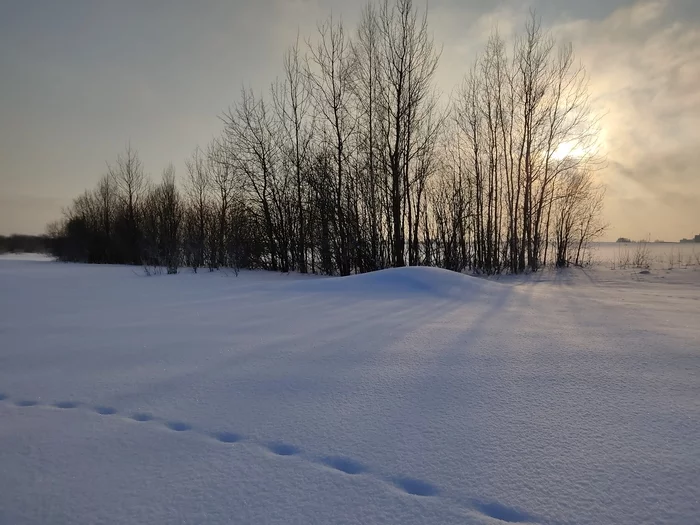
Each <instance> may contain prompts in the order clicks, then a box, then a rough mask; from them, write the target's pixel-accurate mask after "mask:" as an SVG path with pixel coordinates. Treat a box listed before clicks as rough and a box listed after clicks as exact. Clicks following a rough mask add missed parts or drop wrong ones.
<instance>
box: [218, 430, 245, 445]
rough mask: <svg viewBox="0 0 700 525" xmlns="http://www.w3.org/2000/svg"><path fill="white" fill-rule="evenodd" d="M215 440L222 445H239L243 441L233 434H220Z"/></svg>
mask: <svg viewBox="0 0 700 525" xmlns="http://www.w3.org/2000/svg"><path fill="white" fill-rule="evenodd" d="M214 438H215V439H217V440H218V441H221V442H222V443H238V442H239V441H240V440H241V439H243V438H241V436H239V435H238V434H234V433H233V432H219V433H217V434H214Z"/></svg>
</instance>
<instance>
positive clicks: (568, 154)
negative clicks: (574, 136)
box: [552, 142, 589, 160]
mask: <svg viewBox="0 0 700 525" xmlns="http://www.w3.org/2000/svg"><path fill="white" fill-rule="evenodd" d="M587 153H589V151H588V148H585V147H583V146H581V145H580V144H578V143H576V142H562V143H561V144H559V146H558V147H557V149H556V150H554V152H553V153H552V158H553V159H555V160H564V159H567V158H574V159H576V158H581V157H583V156H584V155H586V154H587Z"/></svg>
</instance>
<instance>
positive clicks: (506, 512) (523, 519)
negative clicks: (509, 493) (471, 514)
mask: <svg viewBox="0 0 700 525" xmlns="http://www.w3.org/2000/svg"><path fill="white" fill-rule="evenodd" d="M472 504H473V505H474V507H475V508H476V509H477V510H478V511H479V512H481V513H482V514H485V515H486V516H488V517H490V518H495V519H497V520H500V521H505V522H506V523H528V522H530V521H531V520H532V518H531V517H530V516H529V515H528V514H526V513H524V512H522V511H519V510H517V509H513V508H511V507H506V506H505V505H501V504H500V503H498V502H495V501H473V502H472Z"/></svg>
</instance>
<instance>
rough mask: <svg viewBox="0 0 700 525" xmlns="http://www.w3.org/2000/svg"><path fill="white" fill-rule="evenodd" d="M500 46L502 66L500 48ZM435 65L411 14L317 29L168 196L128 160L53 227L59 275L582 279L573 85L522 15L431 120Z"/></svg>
mask: <svg viewBox="0 0 700 525" xmlns="http://www.w3.org/2000/svg"><path fill="white" fill-rule="evenodd" d="M509 49H512V51H508V50H509ZM439 58H440V51H439V49H438V47H437V46H436V45H435V43H434V41H433V38H432V36H431V34H430V32H429V29H428V21H427V13H425V12H421V11H419V10H418V9H416V8H415V7H414V6H413V4H412V1H411V0H392V1H389V0H384V1H383V2H381V3H379V4H375V3H373V2H371V3H368V4H367V6H366V7H365V9H364V11H363V13H362V17H361V20H360V22H359V25H358V27H357V28H356V29H355V30H354V31H352V32H351V31H348V30H347V28H345V27H344V25H343V23H342V22H341V21H337V20H334V19H333V18H330V19H328V20H327V21H326V22H324V23H321V24H320V25H319V26H318V34H317V35H316V36H315V37H313V38H309V39H307V40H306V41H305V42H304V45H300V43H299V42H298V41H297V42H296V43H295V44H294V45H293V46H292V47H290V48H289V50H288V51H287V53H286V54H285V56H284V60H283V64H282V65H283V69H282V75H281V77H280V79H279V80H278V81H277V82H275V83H274V84H273V85H272V86H271V88H270V90H269V91H268V92H267V93H255V92H253V91H252V90H243V91H242V92H241V95H240V99H239V100H238V101H237V102H236V103H234V104H233V105H232V106H231V107H230V108H228V109H227V110H226V111H224V112H223V113H222V121H223V130H222V132H221V134H220V136H219V137H218V138H217V139H215V140H214V141H212V143H211V144H210V145H209V146H208V147H206V148H204V149H201V148H196V149H195V150H194V152H193V153H192V155H191V157H190V158H189V159H188V160H187V161H186V167H187V173H186V176H185V178H184V180H183V181H182V182H180V183H179V184H178V182H177V180H176V178H175V174H174V169H173V168H172V166H171V167H168V168H166V170H165V172H164V173H163V178H162V181H161V182H160V183H158V184H153V183H152V182H150V181H149V180H148V178H147V177H146V176H145V174H144V171H143V167H142V165H141V161H140V159H139V156H138V154H137V152H136V151H135V150H133V149H132V148H131V147H128V148H127V149H126V151H125V152H124V153H123V154H121V155H120V156H119V157H118V158H117V161H116V163H115V164H114V165H110V166H109V169H108V173H107V175H105V176H104V177H103V178H102V179H101V180H100V182H99V183H98V185H97V188H96V189H95V190H93V191H87V192H85V193H84V194H82V195H81V196H79V197H77V198H76V199H75V200H74V202H73V204H72V205H71V206H70V207H69V208H68V209H67V210H66V212H65V216H64V218H63V219H62V220H61V221H59V222H58V223H55V224H53V225H51V226H50V228H49V232H48V234H49V237H50V238H51V240H52V241H51V245H52V250H53V252H54V254H55V255H56V256H58V257H59V258H61V259H63V260H67V261H84V262H94V263H125V264H146V265H158V266H163V267H166V268H167V269H168V271H169V272H176V271H177V268H178V267H180V266H183V265H184V266H189V267H191V268H193V269H194V270H195V271H196V270H197V269H199V268H208V269H209V270H214V269H216V268H223V267H229V268H235V269H238V268H263V269H269V270H275V271H283V272H287V271H299V272H302V273H306V272H313V273H323V274H329V275H330V274H333V275H348V274H351V273H359V272H367V271H372V270H376V269H380V268H386V267H390V266H404V265H406V264H408V265H435V266H440V267H444V268H448V269H451V270H455V271H472V272H479V273H486V274H494V273H500V272H504V271H505V272H515V273H517V272H523V271H536V270H537V269H539V268H540V267H541V266H542V265H544V264H548V263H554V264H556V265H557V266H567V265H569V264H580V262H581V261H583V260H584V253H585V251H586V249H587V246H588V243H589V242H590V241H591V240H593V239H595V238H596V237H597V236H599V235H600V234H601V233H602V231H603V230H604V225H603V224H601V222H600V212H601V207H602V198H603V189H602V188H601V187H600V185H598V184H597V183H596V182H595V178H594V170H595V168H596V166H597V163H596V159H595V155H594V153H593V152H594V149H595V148H594V143H595V141H596V135H597V128H596V125H597V122H596V119H595V116H594V114H593V113H592V110H591V108H590V105H589V93H588V85H587V77H586V73H585V70H584V69H583V68H582V67H581V66H579V65H578V64H577V63H576V61H575V59H574V55H573V50H572V48H571V46H570V45H564V46H561V45H557V43H556V42H555V40H554V39H553V37H552V36H551V35H549V34H548V33H547V32H545V31H544V30H543V29H542V28H541V27H540V25H539V23H538V22H537V20H536V19H535V17H534V16H533V17H532V19H531V20H530V21H529V22H528V24H527V25H526V27H525V30H524V32H523V33H522V35H520V36H518V37H517V38H516V39H515V41H514V42H513V43H512V45H509V44H508V43H507V42H505V41H504V40H503V39H502V38H501V37H499V36H498V35H497V34H495V35H493V36H492V38H491V39H490V40H489V42H488V44H487V46H486V48H485V50H484V51H483V53H482V54H481V55H480V56H479V58H478V59H477V60H476V62H475V64H474V65H473V67H472V68H471V69H470V70H469V72H468V73H467V75H466V77H465V80H464V82H463V84H462V86H461V88H460V89H459V90H458V94H457V96H456V97H455V98H454V100H453V102H452V103H451V105H450V106H449V107H444V104H442V103H441V98H440V96H439V95H438V93H437V91H436V89H435V85H434V77H435V72H436V70H437V67H438V63H439Z"/></svg>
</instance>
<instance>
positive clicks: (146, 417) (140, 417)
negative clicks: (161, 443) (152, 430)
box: [131, 412, 153, 423]
mask: <svg viewBox="0 0 700 525" xmlns="http://www.w3.org/2000/svg"><path fill="white" fill-rule="evenodd" d="M131 419H133V420H134V421H138V422H139V423H143V422H144V421H152V420H153V416H152V415H151V414H148V413H146V412H136V413H135V414H133V415H132V416H131Z"/></svg>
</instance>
